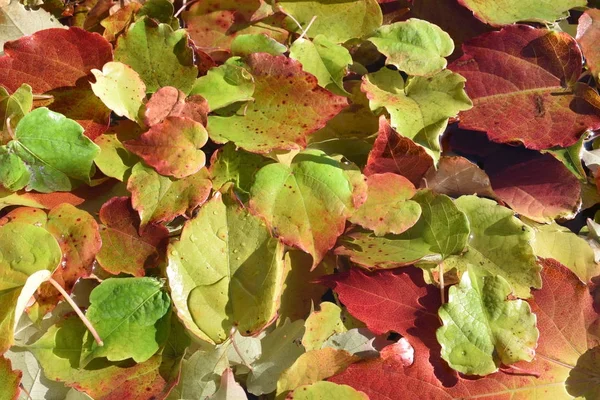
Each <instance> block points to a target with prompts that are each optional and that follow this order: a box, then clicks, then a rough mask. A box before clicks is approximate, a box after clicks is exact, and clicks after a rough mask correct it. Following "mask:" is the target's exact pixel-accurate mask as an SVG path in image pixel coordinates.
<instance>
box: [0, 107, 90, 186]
mask: <svg viewBox="0 0 600 400" xmlns="http://www.w3.org/2000/svg"><path fill="white" fill-rule="evenodd" d="M49 138H52V140H49ZM8 149H9V151H10V152H13V153H14V154H16V155H18V156H19V157H20V158H21V159H22V160H23V161H24V162H25V164H26V165H27V168H28V169H29V172H30V174H31V178H30V181H29V184H28V185H27V189H29V190H36V191H38V192H42V193H49V192H54V191H68V190H71V189H73V187H74V186H75V184H76V183H75V182H73V180H79V181H83V182H90V176H91V175H92V174H93V172H94V166H93V159H94V157H96V155H97V154H98V152H99V149H98V146H96V145H95V144H94V143H93V142H92V141H91V140H90V139H88V138H87V137H85V136H84V135H83V128H82V127H81V125H79V124H78V123H77V122H75V121H73V120H71V119H68V118H66V117H65V116H63V115H61V114H58V113H55V112H53V111H50V110H48V109H47V108H45V107H40V108H37V109H35V110H33V111H32V112H30V113H29V114H27V115H26V116H25V117H23V119H21V121H20V122H19V124H18V125H17V129H16V130H15V140H13V141H12V142H10V143H9V144H8Z"/></svg>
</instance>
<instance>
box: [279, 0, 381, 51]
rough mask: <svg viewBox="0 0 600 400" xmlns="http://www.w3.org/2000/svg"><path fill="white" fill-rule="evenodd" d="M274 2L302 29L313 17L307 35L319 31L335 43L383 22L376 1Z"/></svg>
mask: <svg viewBox="0 0 600 400" xmlns="http://www.w3.org/2000/svg"><path fill="white" fill-rule="evenodd" d="M277 4H278V5H279V8H280V9H281V10H282V11H283V12H284V13H286V14H288V15H291V16H293V17H294V18H295V19H296V21H298V22H299V23H300V25H301V26H302V29H306V28H307V27H308V25H309V23H310V22H311V20H312V19H313V17H316V18H315V19H314V22H313V23H312V25H310V29H308V32H307V36H308V37H311V38H312V37H315V36H317V35H318V34H323V35H325V36H326V37H327V38H328V39H329V40H331V41H332V42H335V43H342V42H345V41H347V40H350V39H354V38H360V37H363V36H366V35H369V34H370V33H372V32H373V31H374V30H375V29H377V28H379V26H380V25H381V23H382V22H383V16H382V14H381V8H380V7H379V4H378V3H377V1H376V0H350V1H329V0H301V1H293V0H281V1H278V2H277ZM299 29H300V27H298V30H299Z"/></svg>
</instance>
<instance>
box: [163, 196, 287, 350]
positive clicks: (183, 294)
mask: <svg viewBox="0 0 600 400" xmlns="http://www.w3.org/2000/svg"><path fill="white" fill-rule="evenodd" d="M168 258H169V264H168V267H167V275H168V277H169V286H170V288H171V294H172V297H173V302H174V303H175V306H176V307H177V312H178V315H179V317H180V318H181V319H182V321H183V322H184V323H185V325H186V326H187V328H188V329H189V330H190V331H191V332H192V333H194V334H195V335H197V336H198V337H200V338H202V339H204V340H207V341H210V342H213V343H220V342H223V341H224V340H225V339H226V338H227V337H228V336H229V332H230V330H231V329H232V327H237V329H238V330H239V331H240V332H241V333H243V334H245V335H251V334H254V333H256V332H259V331H261V330H262V329H263V328H264V327H265V326H266V325H268V324H269V323H270V322H271V321H272V320H273V318H274V317H275V315H276V313H277V308H278V298H279V296H280V295H281V290H282V288H281V287H282V283H283V278H284V277H283V246H282V245H281V244H280V243H279V242H278V241H277V240H274V239H273V238H272V237H271V235H270V234H269V230H268V229H267V227H266V226H265V224H264V222H263V221H262V220H261V219H260V218H257V217H255V216H252V215H250V214H249V213H248V211H246V210H244V209H242V208H241V207H240V205H239V204H237V203H236V201H235V199H233V198H231V195H230V194H225V195H220V194H217V195H215V196H214V197H213V198H212V199H211V200H210V201H209V202H208V203H206V204H205V205H204V206H203V207H202V208H201V209H200V211H199V212H198V215H196V217H194V218H193V219H191V220H190V221H188V222H187V223H186V225H185V227H184V229H183V232H182V234H181V238H180V240H179V241H178V242H175V243H173V244H171V245H170V246H169V251H168Z"/></svg>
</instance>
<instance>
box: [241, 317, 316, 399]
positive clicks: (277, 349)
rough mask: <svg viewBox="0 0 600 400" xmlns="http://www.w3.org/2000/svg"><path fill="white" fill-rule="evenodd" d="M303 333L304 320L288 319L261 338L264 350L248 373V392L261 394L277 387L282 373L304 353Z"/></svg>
mask: <svg viewBox="0 0 600 400" xmlns="http://www.w3.org/2000/svg"><path fill="white" fill-rule="evenodd" d="M303 335H304V321H302V320H298V321H294V322H292V323H290V322H289V321H288V322H286V323H285V324H283V325H282V326H280V327H278V328H276V329H275V330H273V331H272V332H271V333H269V334H268V335H266V336H265V337H264V338H263V339H262V340H261V344H262V348H263V352H262V354H261V356H260V357H259V359H258V360H256V362H255V363H254V365H253V366H252V370H251V371H250V374H249V375H248V379H247V381H246V385H247V389H248V392H250V393H252V394H254V395H256V396H260V395H261V394H265V393H271V392H273V391H275V389H277V380H278V379H279V376H280V375H281V373H282V372H283V371H284V370H286V369H287V368H289V367H290V366H291V365H292V364H293V363H294V361H296V359H297V358H298V357H300V355H302V354H303V353H304V347H303V346H302V344H300V339H301V338H302V336H303Z"/></svg>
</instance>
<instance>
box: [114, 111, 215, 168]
mask: <svg viewBox="0 0 600 400" xmlns="http://www.w3.org/2000/svg"><path fill="white" fill-rule="evenodd" d="M207 140H208V134H207V133H206V129H204V126H203V125H202V124H201V123H199V122H196V121H194V120H191V119H189V118H184V117H167V118H166V119H165V120H164V121H163V122H161V123H159V124H158V125H154V126H153V127H151V128H150V130H149V131H148V132H145V133H143V134H142V135H141V136H140V137H139V138H137V139H134V140H128V141H126V142H124V143H123V145H124V146H125V148H126V149H127V150H129V151H131V152H132V153H134V154H136V155H138V156H139V157H141V158H143V159H144V161H146V163H148V164H149V165H151V166H152V167H153V168H154V169H155V170H156V171H157V172H158V173H159V174H161V175H170V176H174V177H175V178H185V177H186V176H189V175H192V174H195V173H196V172H198V171H200V169H201V168H202V167H204V164H205V163H206V156H205V155H204V153H203V152H202V150H200V149H201V148H202V146H204V145H205V144H206V142H207Z"/></svg>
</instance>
